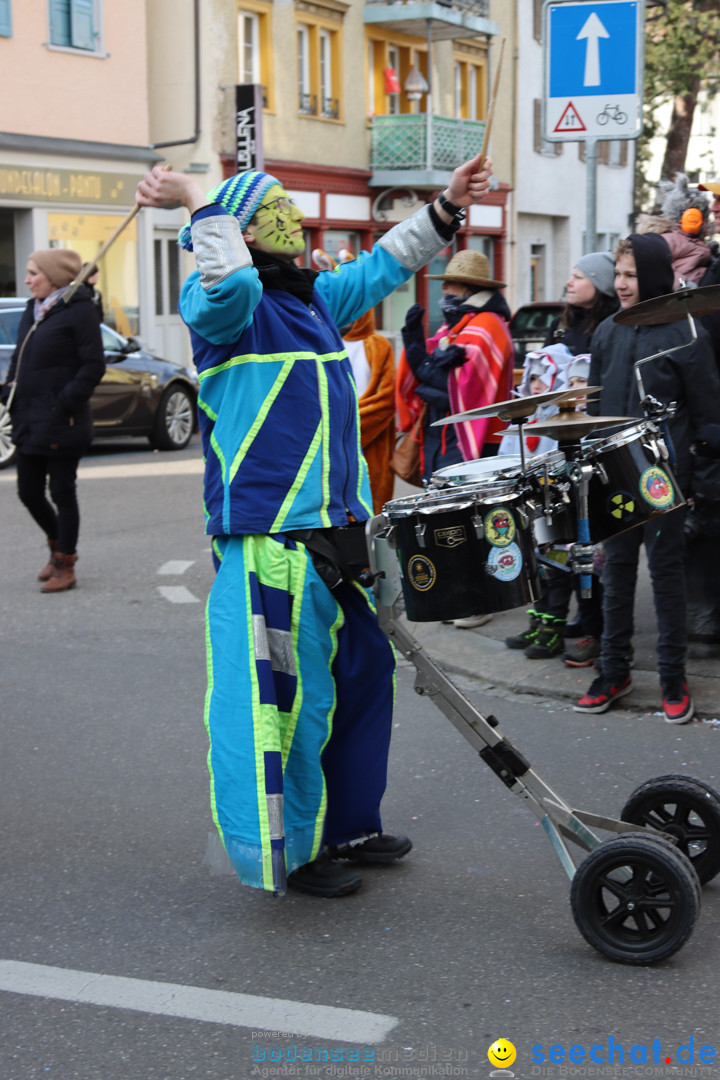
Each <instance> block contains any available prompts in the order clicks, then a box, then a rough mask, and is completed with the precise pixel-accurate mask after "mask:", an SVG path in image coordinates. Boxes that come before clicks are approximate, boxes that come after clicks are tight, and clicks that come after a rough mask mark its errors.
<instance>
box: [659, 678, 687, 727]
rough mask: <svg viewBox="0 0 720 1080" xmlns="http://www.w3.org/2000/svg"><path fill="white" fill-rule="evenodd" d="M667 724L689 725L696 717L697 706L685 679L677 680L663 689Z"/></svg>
mask: <svg viewBox="0 0 720 1080" xmlns="http://www.w3.org/2000/svg"><path fill="white" fill-rule="evenodd" d="M663 713H664V714H665V723H666V724H687V722H688V720H692V718H693V716H694V715H695V705H694V704H693V699H692V697H691V694H690V691H689V689H688V684H687V683H686V682H685V680H684V679H675V680H674V682H671V683H668V685H667V686H666V687H664V688H663Z"/></svg>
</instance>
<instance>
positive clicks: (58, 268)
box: [30, 248, 82, 289]
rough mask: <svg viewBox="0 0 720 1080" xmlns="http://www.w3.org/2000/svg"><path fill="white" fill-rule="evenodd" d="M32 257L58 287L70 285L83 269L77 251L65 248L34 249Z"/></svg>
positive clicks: (39, 268) (49, 279)
mask: <svg viewBox="0 0 720 1080" xmlns="http://www.w3.org/2000/svg"><path fill="white" fill-rule="evenodd" d="M30 258H31V259H32V261H33V262H34V263H35V265H36V266H37V268H38V270H40V271H41V272H42V273H43V274H44V275H45V277H46V278H47V279H48V281H50V282H52V284H53V285H54V286H55V287H56V288H57V289H62V288H63V287H64V286H65V285H69V284H70V282H71V281H72V280H73V279H74V278H76V277H77V276H78V274H79V273H80V271H81V270H82V259H81V258H80V256H79V255H78V253H77V251H68V250H67V249H65V248H45V249H44V250H43V251H33V252H32V254H31V255H30Z"/></svg>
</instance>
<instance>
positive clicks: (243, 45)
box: [238, 0, 273, 109]
mask: <svg viewBox="0 0 720 1080" xmlns="http://www.w3.org/2000/svg"><path fill="white" fill-rule="evenodd" d="M271 13H272V8H271V5H270V4H263V3H255V2H254V0H243V6H242V7H241V8H238V82H239V83H255V84H258V85H259V86H261V87H262V95H263V107H264V108H266V109H271V108H272V107H273V106H272V98H273V79H272V48H271V41H272V23H271Z"/></svg>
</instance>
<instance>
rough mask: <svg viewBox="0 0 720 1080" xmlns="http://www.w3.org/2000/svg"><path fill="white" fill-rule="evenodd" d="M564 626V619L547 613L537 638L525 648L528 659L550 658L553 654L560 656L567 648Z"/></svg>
mask: <svg viewBox="0 0 720 1080" xmlns="http://www.w3.org/2000/svg"><path fill="white" fill-rule="evenodd" d="M564 628H565V620H564V619H554V618H552V617H551V616H547V615H546V616H545V618H544V619H543V624H542V626H541V627H540V629H539V630H538V632H537V636H536V638H535V640H534V641H533V642H532V644H531V645H528V647H527V648H526V649H525V650H524V653H525V655H526V656H527V658H528V660H550V659H551V658H552V657H553V656H558V655H559V653H561V652H562V651H563V649H564V648H565V639H564V637H563V630H564Z"/></svg>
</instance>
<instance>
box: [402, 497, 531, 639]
mask: <svg viewBox="0 0 720 1080" xmlns="http://www.w3.org/2000/svg"><path fill="white" fill-rule="evenodd" d="M383 514H384V515H385V517H386V518H387V519H388V521H389V522H390V525H391V527H392V529H391V542H392V544H393V545H394V547H395V549H396V551H397V556H398V560H399V562H400V572H401V576H402V588H403V595H404V597H405V608H406V612H407V617H408V619H410V620H412V621H413V622H434V621H437V620H442V619H462V618H466V617H467V616H469V615H489V614H492V613H493V612H496V611H510V610H511V609H512V608H516V607H520V606H522V605H523V604H531V603H534V602H535V600H537V599H539V597H540V593H541V588H540V581H539V577H538V569H537V562H536V559H535V549H534V541H533V534H532V524H531V515H530V513H529V512H528V509H527V507H526V505H525V496H524V494H523V493H522V492H521V491H518V490H517V489H516V488H515V486H514V485H513V484H511V483H506V484H505V485H504V486H503V485H499V484H495V485H491V487H489V488H486V489H483V488H482V487H479V486H476V485H471V484H466V485H457V486H454V487H451V488H449V489H446V490H433V489H428V490H427V491H425V492H424V493H423V494H422V495H410V496H408V497H406V498H404V499H395V500H394V501H392V502H389V503H386V505H385V507H384V508H383Z"/></svg>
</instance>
